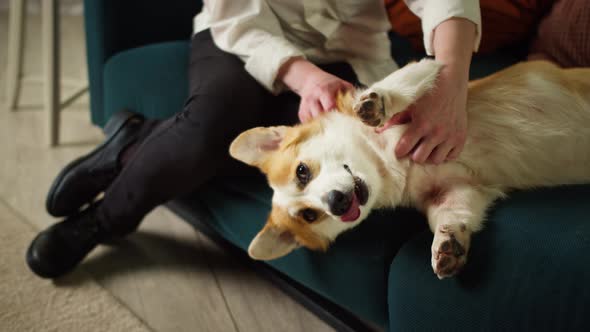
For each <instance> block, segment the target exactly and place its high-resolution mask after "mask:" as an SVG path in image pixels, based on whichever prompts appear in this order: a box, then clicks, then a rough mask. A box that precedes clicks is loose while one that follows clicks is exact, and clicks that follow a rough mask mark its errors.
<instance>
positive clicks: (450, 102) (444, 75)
mask: <svg viewBox="0 0 590 332" xmlns="http://www.w3.org/2000/svg"><path fill="white" fill-rule="evenodd" d="M417 3H418V1H413V4H414V5H416V4H417ZM421 3H423V5H424V6H425V7H423V10H422V11H421V12H420V13H421V14H423V15H425V17H423V18H422V19H423V20H425V21H426V23H425V22H423V28H424V27H425V25H428V24H432V22H437V19H440V18H441V17H442V18H444V20H443V21H442V22H439V23H438V24H437V25H436V26H435V27H434V28H433V30H432V31H431V33H430V34H427V31H424V34H425V39H424V41H425V46H426V49H427V50H429V49H430V50H431V53H432V54H434V56H435V59H436V60H437V61H439V62H441V63H443V64H444V67H443V69H442V71H441V73H440V75H439V77H438V80H437V83H436V88H435V89H434V90H433V91H432V92H431V93H429V94H427V95H425V96H423V97H422V98H420V99H419V100H418V101H417V102H416V103H415V104H414V105H412V106H410V107H409V108H408V109H407V110H406V111H405V112H408V113H409V116H406V117H405V118H410V119H411V122H410V125H409V126H408V129H407V130H406V132H405V133H404V135H403V136H402V138H401V139H400V141H399V143H398V144H397V146H396V150H395V153H396V156H397V157H398V158H403V157H404V156H407V155H410V154H411V158H412V160H414V161H416V162H419V163H423V162H431V163H435V164H439V163H441V162H444V161H445V160H448V159H455V158H457V157H458V156H459V154H460V152H461V151H462V149H463V146H464V144H465V139H466V134H467V111H466V104H467V84H468V80H469V67H470V64H471V56H472V53H473V51H474V50H477V47H478V45H479V38H480V31H481V28H480V25H481V23H480V21H481V18H480V15H479V5H478V3H477V1H475V3H474V1H471V0H469V1H467V0H466V1H459V0H456V1H448V2H447V1H444V2H443V1H437V2H436V5H433V4H434V3H435V2H433V1H432V0H431V1H423V2H421ZM442 3H446V4H447V5H451V4H453V3H454V4H460V3H463V4H464V9H465V10H464V11H462V12H461V7H460V6H458V7H457V8H456V7H452V6H451V8H450V9H448V13H450V14H451V15H456V17H455V16H452V17H446V18H445V17H444V16H443V15H441V13H440V12H439V11H436V15H434V14H432V15H434V16H435V18H436V19H435V18H432V17H426V15H428V13H432V12H433V11H432V9H433V8H429V7H427V6H433V7H435V8H438V9H439V10H440V6H441V5H442ZM408 5H410V3H408ZM473 6H476V9H477V11H476V12H475V11H474V10H473ZM465 16H468V17H467V18H464V17H465ZM427 35H428V36H427ZM430 41H431V43H430ZM428 44H430V47H428V46H427V45H428ZM400 118H404V117H400Z"/></svg>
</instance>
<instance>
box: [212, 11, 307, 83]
mask: <svg viewBox="0 0 590 332" xmlns="http://www.w3.org/2000/svg"><path fill="white" fill-rule="evenodd" d="M204 10H206V11H207V14H208V20H209V26H210V29H211V35H212V36H213V40H214V41H215V44H216V45H217V46H218V47H219V48H220V49H222V50H224V51H226V52H229V53H232V54H235V55H237V56H239V57H240V58H241V59H242V60H243V61H244V63H245V68H246V71H248V73H250V75H252V76H253V77H254V78H255V79H256V80H257V81H258V82H260V83H261V84H262V85H264V86H265V87H266V88H267V89H268V90H269V91H271V92H273V93H278V92H280V90H281V88H282V85H281V84H277V83H276V82H275V81H276V77H277V74H278V71H279V69H280V67H281V66H282V65H283V64H284V63H285V62H287V60H289V59H291V58H293V57H304V55H303V52H301V51H300V50H299V49H298V48H297V47H295V46H294V45H293V44H292V43H290V42H289V41H288V40H287V39H286V38H285V37H284V35H283V31H282V29H281V26H280V23H279V21H278V19H277V18H276V16H275V15H274V13H273V12H272V10H271V9H270V7H269V6H268V4H267V3H266V1H264V0H240V1H235V0H209V1H205V6H204Z"/></svg>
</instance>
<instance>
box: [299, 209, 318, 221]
mask: <svg viewBox="0 0 590 332" xmlns="http://www.w3.org/2000/svg"><path fill="white" fill-rule="evenodd" d="M301 217H302V218H303V219H305V221H307V222H313V221H315V220H316V219H317V218H318V214H317V212H315V210H313V209H303V210H302V211H301Z"/></svg>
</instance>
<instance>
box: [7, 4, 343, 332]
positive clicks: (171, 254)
mask: <svg viewBox="0 0 590 332" xmlns="http://www.w3.org/2000/svg"><path fill="white" fill-rule="evenodd" d="M39 29H40V22H39V16H36V15H29V19H28V22H27V43H26V54H25V69H24V71H25V74H37V75H39V74H40V73H41V59H40V54H41V49H40V45H41V41H40V39H39V38H40V37H39V31H40V30H39ZM6 34H7V13H6V12H0V91H2V92H1V93H0V96H2V97H0V98H1V99H0V105H2V106H0V156H2V157H1V159H0V199H1V200H2V201H3V202H5V204H7V205H8V206H10V208H11V209H12V211H16V213H17V214H18V218H19V219H20V220H21V221H22V222H23V223H28V224H30V225H32V226H34V227H36V228H37V229H42V228H45V227H47V226H48V225H50V224H51V223H53V222H55V221H57V220H55V219H53V218H51V217H50V216H48V215H47V214H46V212H45V210H44V199H45V194H46V192H47V189H48V188H49V185H50V183H51V181H52V180H53V177H54V176H55V175H56V174H57V172H58V171H59V170H60V169H61V168H62V167H63V166H64V165H65V164H66V163H67V162H69V161H70V160H72V159H73V158H75V157H77V156H79V155H80V154H82V153H86V152H88V151H90V150H91V149H92V148H93V147H94V146H95V145H96V144H98V143H99V142H100V141H101V138H102V136H101V133H100V131H99V130H98V129H97V128H95V127H93V126H92V125H91V124H90V122H89V110H88V100H87V99H83V100H81V101H80V102H79V103H77V104H75V105H73V106H71V107H70V108H68V109H66V110H64V111H63V112H62V135H61V141H62V145H61V146H60V147H58V148H54V149H49V148H46V147H45V146H44V138H45V135H44V132H43V130H44V124H43V120H44V114H43V110H42V108H41V107H40V106H41V104H40V103H41V101H42V94H41V92H42V89H41V87H40V86H35V85H34V84H27V85H26V86H25V87H24V89H23V91H22V94H21V98H20V104H21V105H22V106H21V108H20V110H18V111H17V112H9V111H8V110H7V109H6V107H4V100H5V98H4V90H5V89H4V73H5V71H6V68H5V63H6V45H7V40H6V39H7V36H6ZM62 38H63V44H62V50H63V51H62V71H63V73H64V74H65V75H66V76H68V77H72V78H77V79H85V78H86V72H85V70H86V69H85V58H84V54H85V49H84V42H83V22H82V19H81V18H80V17H67V16H66V17H63V18H62ZM1 217H2V216H0V218H1ZM1 254H2V253H0V255H1ZM80 268H81V269H84V270H86V271H87V272H89V274H90V275H91V276H92V278H93V279H92V280H89V281H88V282H94V281H97V282H98V283H99V284H100V285H101V286H102V287H104V288H105V289H107V290H108V291H109V292H111V294H113V295H114V296H115V297H116V298H117V299H118V300H119V301H120V302H121V303H122V304H123V305H124V306H126V307H127V308H129V309H130V310H131V311H132V312H133V313H134V314H136V315H137V316H138V317H139V318H140V319H141V320H142V321H144V322H145V323H146V324H147V325H149V326H150V327H151V328H152V329H153V330H155V331H174V332H178V331H285V332H287V331H330V330H332V329H331V328H330V327H328V326H327V325H326V324H325V323H323V322H322V321H320V320H319V319H318V318H317V317H315V316H314V315H313V314H311V313H310V312H308V311H307V310H306V309H305V308H303V307H302V306H300V305H299V304H297V303H295V302H294V301H293V300H291V299H290V298H289V297H287V296H286V295H284V294H283V293H281V292H280V291H279V290H277V289H276V288H275V287H274V286H273V285H272V284H270V283H269V282H267V281H265V280H263V279H261V278H259V277H258V276H257V275H255V274H254V272H252V271H251V270H250V269H248V268H245V267H244V266H243V265H242V264H240V263H239V262H236V261H235V260H234V259H232V257H229V256H228V255H227V254H226V253H225V252H224V251H223V250H221V249H220V248H219V247H217V246H216V245H215V244H213V243H212V242H211V241H209V240H208V239H207V238H206V237H204V236H203V235H201V234H200V233H198V232H196V231H195V230H194V229H193V228H191V227H190V226H189V225H188V224H187V223H185V222H183V221H182V220H180V219H179V218H177V217H176V216H174V215H173V214H172V213H170V212H169V211H167V210H166V209H165V208H158V209H156V210H155V211H153V212H152V213H151V214H150V215H149V216H148V217H147V218H146V220H145V221H144V223H143V224H142V226H141V228H140V230H139V232H138V233H136V234H134V235H132V236H130V237H129V238H128V240H127V241H124V242H122V243H120V244H119V245H117V246H113V247H101V248H99V249H97V250H96V251H95V252H93V253H92V254H91V255H90V257H89V258H88V259H87V260H86V261H84V262H83V264H82V265H81V266H80ZM91 300H92V299H89V301H91Z"/></svg>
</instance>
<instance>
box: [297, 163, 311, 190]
mask: <svg viewBox="0 0 590 332" xmlns="http://www.w3.org/2000/svg"><path fill="white" fill-rule="evenodd" d="M295 175H297V180H299V183H301V184H302V185H306V184H307V183H308V182H309V180H310V179H311V173H310V172H309V167H307V165H305V164H304V163H299V165H298V166H297V169H296V170H295Z"/></svg>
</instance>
